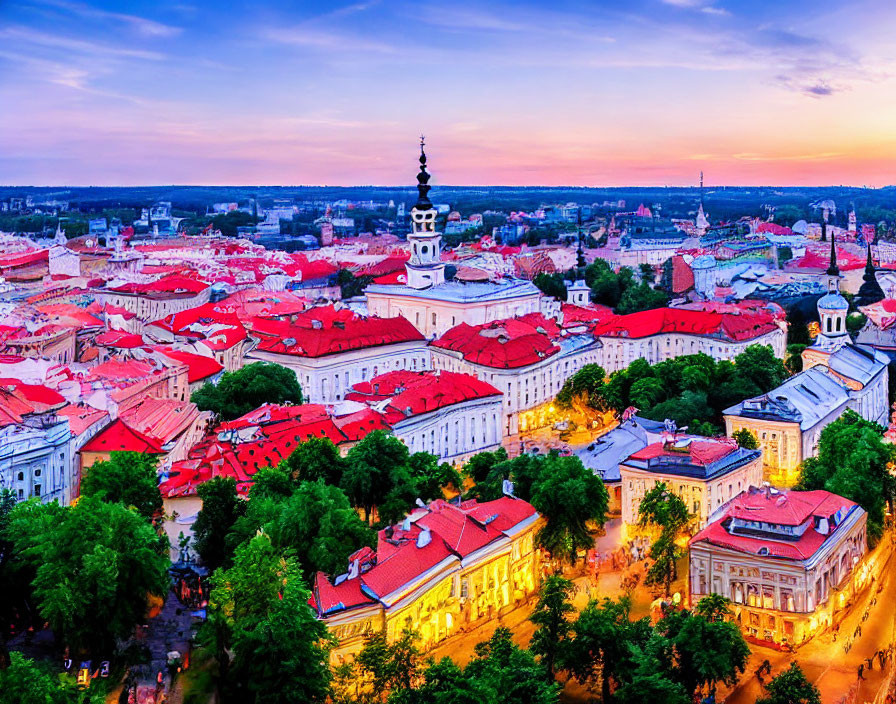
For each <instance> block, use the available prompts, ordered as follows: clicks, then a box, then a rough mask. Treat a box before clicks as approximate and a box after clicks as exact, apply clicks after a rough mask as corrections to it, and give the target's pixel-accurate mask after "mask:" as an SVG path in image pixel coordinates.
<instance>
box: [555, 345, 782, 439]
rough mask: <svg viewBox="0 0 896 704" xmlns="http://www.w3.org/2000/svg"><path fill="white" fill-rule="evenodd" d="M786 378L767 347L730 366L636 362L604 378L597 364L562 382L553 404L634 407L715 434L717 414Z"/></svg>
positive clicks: (695, 359)
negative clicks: (555, 401)
mask: <svg viewBox="0 0 896 704" xmlns="http://www.w3.org/2000/svg"><path fill="white" fill-rule="evenodd" d="M787 376H788V374H787V370H786V369H785V367H784V363H783V362H782V361H781V360H780V359H778V358H777V357H775V355H774V352H773V351H772V348H771V346H770V345H750V346H748V347H747V348H745V349H744V351H743V352H741V353H740V354H739V355H737V356H736V357H735V358H734V360H733V361H727V360H721V361H717V360H715V359H713V358H712V357H710V356H709V355H707V354H704V353H702V352H701V353H699V354H692V355H683V356H681V357H675V358H673V359H668V360H665V361H663V362H659V363H658V364H653V365H651V364H650V363H649V362H647V360H645V359H636V360H635V361H634V362H632V363H631V364H630V365H629V366H628V367H626V368H625V369H620V370H618V371H616V372H613V373H612V374H611V375H609V377H608V376H607V374H606V372H605V371H604V369H603V368H602V367H600V366H599V365H596V364H590V365H586V366H585V367H583V368H582V369H580V370H579V371H578V372H576V373H575V374H574V375H573V376H571V377H570V378H569V379H567V380H566V383H565V384H564V385H563V388H562V389H561V390H560V392H559V393H558V394H557V403H558V405H560V407H561V408H571V407H572V405H573V404H574V403H576V402H578V403H584V404H585V405H587V406H589V407H591V408H594V409H597V410H601V411H605V410H613V411H616V412H617V413H622V412H623V411H624V410H625V409H626V408H629V407H630V406H634V407H635V408H637V409H638V414H639V415H641V416H643V417H645V418H649V419H651V420H656V421H662V420H665V419H667V418H668V419H671V420H674V421H675V423H676V424H677V426H678V427H679V428H683V427H685V426H687V427H688V430H689V432H691V433H694V434H697V435H719V434H721V433H722V431H723V428H724V421H723V418H722V411H724V410H725V409H726V408H728V407H730V406H733V405H734V404H736V403H738V402H740V401H742V400H744V399H745V398H751V397H753V396H759V395H760V394H764V393H767V392H769V391H771V390H772V389H774V388H775V387H777V386H779V385H780V384H781V383H783V382H784V380H785V379H786V378H787Z"/></svg>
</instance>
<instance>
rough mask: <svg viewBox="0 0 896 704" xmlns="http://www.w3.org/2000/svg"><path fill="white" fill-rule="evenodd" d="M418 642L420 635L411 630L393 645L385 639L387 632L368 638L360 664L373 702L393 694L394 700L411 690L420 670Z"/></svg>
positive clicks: (391, 698)
mask: <svg viewBox="0 0 896 704" xmlns="http://www.w3.org/2000/svg"><path fill="white" fill-rule="evenodd" d="M416 641H417V634H416V633H413V632H412V631H404V632H402V634H401V636H400V637H399V638H398V640H396V641H393V642H392V643H389V642H388V641H387V640H386V633H385V631H375V632H373V633H370V634H368V635H367V636H365V638H364V647H363V648H361V652H360V653H358V657H357V663H358V668H359V670H360V674H361V675H362V676H364V677H365V681H366V683H368V685H369V687H370V690H371V695H372V698H373V701H382V700H383V698H384V697H385V696H386V695H387V694H390V693H391V696H390V701H392V700H393V699H397V698H400V697H402V696H405V695H406V693H407V692H409V691H410V690H411V689H412V687H413V685H414V683H415V682H416V680H417V678H418V677H419V669H420V649H419V648H418V647H417V645H416Z"/></svg>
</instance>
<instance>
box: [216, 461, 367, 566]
mask: <svg viewBox="0 0 896 704" xmlns="http://www.w3.org/2000/svg"><path fill="white" fill-rule="evenodd" d="M259 474H261V472H259ZM278 474H279V475H281V476H285V477H287V478H288V476H289V475H288V474H286V472H285V470H284V469H282V468H276V469H270V470H266V471H265V474H264V477H263V478H264V481H263V482H262V484H261V485H259V484H258V483H256V485H255V486H253V488H252V489H251V491H250V492H249V499H250V500H249V501H248V502H247V504H248V505H247V507H246V511H245V515H243V516H240V517H238V518H237V519H236V521H235V522H234V524H233V528H232V530H231V531H230V533H229V534H228V536H227V539H226V545H227V548H228V549H229V550H234V549H238V546H240V545H243V544H245V543H247V542H248V541H250V540H251V539H252V537H253V536H254V535H255V534H256V533H258V532H259V531H263V532H264V533H265V534H267V535H268V536H269V538H270V540H271V541H272V543H273V545H274V547H275V548H276V549H277V550H279V551H281V552H283V553H284V554H286V555H289V556H291V557H293V558H295V560H296V561H297V564H298V565H299V567H300V568H301V569H302V571H303V572H304V573H305V574H307V575H308V576H309V579H311V578H313V576H314V574H315V573H317V572H318V571H321V572H324V573H326V574H341V573H342V572H344V571H345V569H346V566H347V564H348V556H349V555H351V554H352V553H353V552H355V551H356V550H358V549H359V548H361V547H363V546H365V545H373V543H374V533H373V531H371V530H370V528H368V527H367V525H366V524H365V523H364V522H363V521H362V520H361V519H360V518H359V517H358V514H357V513H356V512H355V511H354V509H352V507H351V505H350V504H349V502H348V499H347V498H346V496H345V494H344V493H343V492H342V490H341V489H340V488H339V487H335V486H330V485H328V484H324V483H323V482H321V481H317V482H292V483H291V484H290V485H288V486H289V493H288V494H278V493H274V492H272V491H270V490H269V489H266V488H265V487H267V486H270V485H271V484H273V483H274V482H273V480H272V478H273V477H275V476H277V475H278ZM256 476H257V475H256Z"/></svg>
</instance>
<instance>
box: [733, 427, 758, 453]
mask: <svg viewBox="0 0 896 704" xmlns="http://www.w3.org/2000/svg"><path fill="white" fill-rule="evenodd" d="M732 437H733V438H734V440H735V441H736V442H737V444H738V446H739V447H742V448H744V449H745V450H758V449H759V439H758V438H757V437H756V434H755V433H754V432H753V431H752V430H750V429H749V428H740V429H739V430H735V431H734V433H733V434H732Z"/></svg>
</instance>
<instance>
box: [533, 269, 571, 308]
mask: <svg viewBox="0 0 896 704" xmlns="http://www.w3.org/2000/svg"><path fill="white" fill-rule="evenodd" d="M532 283H533V284H535V285H536V286H537V287H538V290H539V291H541V292H542V293H543V294H544V295H545V296H551V297H552V298H555V299H556V300H558V301H564V302H565V301H566V281H565V280H564V279H563V274H545V273H541V274H536V276H535V278H534V279H532Z"/></svg>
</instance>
